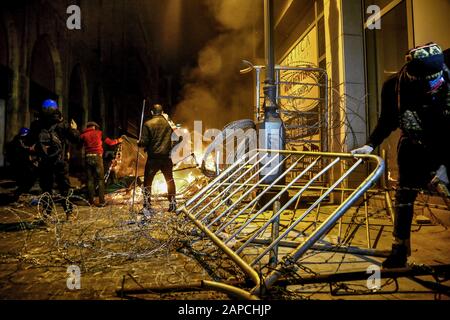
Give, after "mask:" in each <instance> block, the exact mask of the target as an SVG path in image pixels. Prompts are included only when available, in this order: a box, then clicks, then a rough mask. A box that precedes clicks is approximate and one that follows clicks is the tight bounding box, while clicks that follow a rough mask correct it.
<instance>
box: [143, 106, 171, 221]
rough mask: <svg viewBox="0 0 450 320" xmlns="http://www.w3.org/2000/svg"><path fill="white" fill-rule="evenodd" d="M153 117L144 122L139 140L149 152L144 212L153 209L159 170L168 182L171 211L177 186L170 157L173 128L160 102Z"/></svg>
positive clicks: (145, 177)
mask: <svg viewBox="0 0 450 320" xmlns="http://www.w3.org/2000/svg"><path fill="white" fill-rule="evenodd" d="M151 112H152V116H153V117H152V119H150V120H149V121H147V122H146V123H145V124H144V127H143V129H142V137H141V140H140V141H139V142H138V145H139V146H140V147H144V148H145V151H146V152H147V163H146V164H145V173H144V213H145V211H146V210H147V212H148V211H151V187H152V183H153V179H154V177H155V175H156V174H157V173H158V171H161V172H162V174H163V175H164V179H165V180H166V184H167V191H168V195H167V197H168V200H169V203H170V205H169V212H173V211H175V210H176V199H175V195H176V187H175V182H174V179H173V172H172V169H173V163H172V159H171V158H170V153H171V150H172V133H173V129H172V127H171V125H170V124H169V122H168V121H167V119H166V118H165V117H164V116H163V108H162V106H161V105H160V104H155V105H153V107H152V111H151Z"/></svg>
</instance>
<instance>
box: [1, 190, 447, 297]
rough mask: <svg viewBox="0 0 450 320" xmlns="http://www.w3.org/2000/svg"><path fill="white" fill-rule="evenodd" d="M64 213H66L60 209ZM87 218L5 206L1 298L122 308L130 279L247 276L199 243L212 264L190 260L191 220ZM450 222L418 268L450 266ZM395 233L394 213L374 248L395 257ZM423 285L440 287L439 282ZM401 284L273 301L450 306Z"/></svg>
mask: <svg viewBox="0 0 450 320" xmlns="http://www.w3.org/2000/svg"><path fill="white" fill-rule="evenodd" d="M165 205H166V204H163V206H165ZM56 209H57V210H58V212H61V211H62V210H61V207H60V206H59V205H57V206H56ZM331 209H332V208H331V207H330V210H331ZM77 210H78V213H77V214H76V216H75V217H72V218H71V219H70V220H69V221H68V222H65V221H64V218H65V217H64V215H63V214H61V213H59V215H57V216H58V217H59V218H60V220H61V221H60V222H57V223H55V221H52V220H49V219H47V218H46V219H47V220H45V219H44V221H43V220H42V219H41V218H42V217H41V216H40V215H39V214H38V212H37V207H36V206H33V205H30V204H29V201H28V199H27V201H23V202H21V203H19V204H14V205H9V206H2V207H0V299H6V300H9V299H33V300H34V299H37V300H47V299H56V300H58V299H69V300H72V299H74V300H75V299H85V300H92V299H101V300H103V299H107V300H114V299H122V297H120V296H118V294H117V293H116V290H117V289H118V288H120V287H121V286H122V284H123V281H124V279H125V284H124V287H125V288H139V286H144V287H167V286H171V285H183V284H187V283H192V282H195V281H200V280H203V279H207V280H214V279H222V281H224V280H226V279H231V278H233V277H238V278H239V277H241V276H242V272H240V271H239V270H237V269H236V268H235V267H233V265H232V263H230V261H229V260H228V259H226V258H224V257H223V255H222V254H221V253H220V252H219V251H218V250H216V249H215V247H213V246H211V244H210V243H206V244H203V245H202V244H201V243H200V244H198V243H197V248H196V250H197V251H196V252H197V253H202V252H203V258H204V260H205V261H206V262H205V261H204V263H200V262H201V261H200V260H199V259H196V258H195V256H194V255H193V254H189V252H188V251H183V250H182V249H183V248H184V249H186V248H185V247H184V245H185V244H184V242H183V241H184V240H185V239H184V238H185V237H186V234H184V233H183V232H185V230H183V228H182V226H183V225H185V221H184V220H183V219H184V218H183V217H180V216H178V217H177V216H171V215H170V214H169V213H167V212H165V213H160V215H159V216H156V218H154V220H152V223H151V226H149V225H148V224H147V225H145V224H143V225H142V226H140V225H138V224H136V223H131V221H132V219H131V217H130V215H129V211H128V207H127V206H125V205H110V206H108V207H106V208H95V209H92V208H90V207H88V206H82V205H80V206H79V207H77ZM353 210H354V209H353ZM326 211H327V210H326V209H323V210H322V211H321V215H320V216H319V220H323V219H325V217H326ZM370 211H371V212H375V211H376V208H370ZM268 214H270V212H268ZM292 214H294V213H293V212H291V211H287V212H286V213H285V214H283V217H282V222H283V219H284V220H286V221H287V220H289V219H290V218H291V216H292ZM448 214H449V212H447V211H442V210H441V211H439V210H437V209H436V210H434V209H433V210H432V211H431V213H429V215H430V217H431V218H433V219H432V221H431V224H429V225H416V224H415V225H414V226H413V236H412V247H413V252H412V256H411V257H410V262H415V263H417V264H432V265H435V264H450V253H449V250H448V248H449V244H450V231H449V230H448V229H447V225H448V216H449V215H448ZM351 217H352V214H351V212H349V214H348V215H346V217H345V219H343V229H342V233H341V236H345V235H348V234H349V233H348V232H347V229H346V228H347V227H346V226H350V225H351V222H352V221H351ZM349 230H350V229H349ZM391 231H392V225H391V223H390V221H389V219H388V217H387V216H386V213H385V212H380V213H378V214H376V215H373V216H372V217H371V226H370V235H371V241H372V242H371V243H372V245H374V246H375V247H376V248H377V249H383V250H387V249H389V247H390V241H391ZM337 236H338V229H337V227H336V228H334V229H333V230H332V232H331V233H330V235H329V237H328V238H327V239H328V240H330V241H335V240H336V239H337ZM351 245H353V246H359V247H365V246H367V242H366V232H365V229H364V227H360V228H359V229H358V230H357V232H356V233H355V236H354V237H353V240H352V241H351ZM281 250H284V249H281ZM219 258H221V259H219ZM208 259H209V260H210V261H209V262H208V261H207V260H208ZM381 261H382V259H381V258H368V257H361V256H355V255H350V254H345V255H344V254H337V253H325V252H308V254H306V255H305V256H304V257H303V258H302V260H301V262H302V264H301V265H302V266H303V267H304V269H305V270H306V271H305V273H304V274H305V275H310V274H312V273H319V274H326V273H335V272H344V271H361V270H366V268H367V267H368V266H369V265H371V264H379V263H380V262H381ZM70 265H76V266H79V267H80V271H81V278H80V279H81V280H80V284H81V288H80V289H79V290H70V289H68V286H67V281H68V277H69V274H68V273H67V268H68V266H70ZM300 272H302V271H301V270H300ZM420 279H423V280H427V281H432V280H433V278H432V277H430V276H426V277H420ZM398 283H399V289H398V290H397V291H396V292H392V293H390V291H394V289H395V286H394V284H393V283H390V282H386V281H383V285H384V287H383V289H382V290H381V293H377V294H371V295H368V294H367V293H368V290H367V288H366V287H365V281H359V282H352V283H351V284H347V286H346V287H345V286H344V287H342V288H340V290H339V291H337V292H336V294H331V293H330V287H329V285H323V284H320V285H307V286H290V287H288V288H287V289H288V292H284V293H283V294H280V295H275V296H273V297H271V298H277V299H389V300H391V299H448V296H445V295H438V294H436V293H435V292H432V291H430V289H428V288H425V287H424V286H423V285H421V284H419V283H418V282H417V281H414V280H412V279H408V278H405V279H400V280H399V282H398ZM447 285H448V283H447ZM362 292H364V293H365V294H361V293H362ZM352 293H360V295H356V296H355V295H351V294H352ZM337 294H344V295H337ZM138 297H139V298H145V299H154V300H166V299H167V300H173V299H200V300H207V299H208V300H209V299H212V300H217V299H229V298H230V297H228V296H226V295H225V294H222V293H218V292H214V291H200V292H197V291H191V292H175V291H173V292H166V293H148V294H145V295H140V296H138Z"/></svg>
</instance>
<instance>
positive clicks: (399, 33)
mask: <svg viewBox="0 0 450 320" xmlns="http://www.w3.org/2000/svg"><path fill="white" fill-rule="evenodd" d="M368 2H372V3H373V2H378V3H379V4H382V3H386V2H389V1H372V0H371V1H366V3H368ZM365 35H366V53H367V88H368V116H369V131H370V132H372V131H373V129H374V128H375V126H376V124H377V120H378V117H379V115H380V102H381V101H380V95H381V89H382V86H383V83H384V82H385V81H386V80H387V79H388V78H389V77H392V76H394V75H395V74H396V73H397V72H398V71H400V69H401V67H402V66H403V64H404V61H405V60H404V57H405V53H406V51H407V50H408V28H407V15H406V2H405V1H403V2H401V3H400V4H399V5H397V6H396V7H395V8H394V9H392V10H391V11H389V12H388V13H386V14H385V15H383V16H382V17H381V29H380V30H369V29H366V32H365ZM398 134H399V133H398V132H397V133H395V134H393V135H391V137H390V138H389V139H387V140H386V141H385V142H384V143H383V144H382V145H381V146H380V150H381V149H384V150H386V151H387V155H388V159H387V160H388V170H389V173H390V175H391V177H393V178H396V177H397V166H396V156H397V155H396V148H397V141H398Z"/></svg>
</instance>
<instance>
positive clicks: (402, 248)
mask: <svg viewBox="0 0 450 320" xmlns="http://www.w3.org/2000/svg"><path fill="white" fill-rule="evenodd" d="M407 254H408V248H407V247H406V245H404V244H393V245H392V251H391V254H390V255H389V256H388V257H387V258H386V260H384V262H383V264H382V266H383V268H384V269H392V268H404V267H406V262H407V260H408V257H407Z"/></svg>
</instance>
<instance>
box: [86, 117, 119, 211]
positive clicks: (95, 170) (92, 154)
mask: <svg viewBox="0 0 450 320" xmlns="http://www.w3.org/2000/svg"><path fill="white" fill-rule="evenodd" d="M80 139H81V141H82V142H83V147H84V151H85V157H86V170H87V178H88V182H87V186H88V200H89V203H90V204H94V194H95V188H96V187H97V186H98V200H99V204H98V205H99V206H101V207H103V206H105V205H106V202H105V181H104V176H105V173H104V169H103V141H104V142H105V143H106V144H108V145H110V146H114V145H116V144H119V143H122V138H119V139H110V138H108V137H105V136H104V135H103V132H102V131H101V130H100V126H99V125H98V124H97V123H95V122H93V121H91V122H88V123H87V125H86V129H84V131H83V133H82V134H81V135H80Z"/></svg>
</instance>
